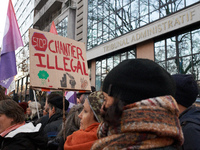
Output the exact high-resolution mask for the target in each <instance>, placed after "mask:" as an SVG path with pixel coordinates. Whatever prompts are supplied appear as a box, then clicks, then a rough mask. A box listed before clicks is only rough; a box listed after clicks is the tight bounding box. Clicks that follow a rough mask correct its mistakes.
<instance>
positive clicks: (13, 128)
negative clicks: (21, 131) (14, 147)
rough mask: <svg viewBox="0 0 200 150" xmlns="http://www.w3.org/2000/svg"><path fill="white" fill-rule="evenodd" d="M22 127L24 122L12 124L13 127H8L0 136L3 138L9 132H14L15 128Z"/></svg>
mask: <svg viewBox="0 0 200 150" xmlns="http://www.w3.org/2000/svg"><path fill="white" fill-rule="evenodd" d="M23 125H25V122H24V123H19V124H14V125H12V126H10V127H8V128H7V129H6V130H5V131H3V132H2V133H1V134H0V136H2V137H4V136H6V135H7V134H8V133H10V132H11V131H13V130H15V129H17V128H19V127H21V126H23Z"/></svg>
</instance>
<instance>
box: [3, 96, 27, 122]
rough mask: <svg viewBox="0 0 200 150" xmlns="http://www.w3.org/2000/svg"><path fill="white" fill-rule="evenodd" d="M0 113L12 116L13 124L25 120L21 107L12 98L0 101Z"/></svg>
mask: <svg viewBox="0 0 200 150" xmlns="http://www.w3.org/2000/svg"><path fill="white" fill-rule="evenodd" d="M0 114H5V115H6V116H7V117H8V118H12V119H13V120H14V121H13V124H15V123H23V122H24V121H25V115H24V110H23V108H22V107H21V106H19V104H18V103H17V102H15V101H14V100H9V99H6V100H4V101H0Z"/></svg>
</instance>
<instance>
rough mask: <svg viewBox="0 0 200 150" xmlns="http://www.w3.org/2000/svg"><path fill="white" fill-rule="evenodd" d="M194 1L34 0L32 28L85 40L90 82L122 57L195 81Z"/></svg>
mask: <svg viewBox="0 0 200 150" xmlns="http://www.w3.org/2000/svg"><path fill="white" fill-rule="evenodd" d="M199 12H200V1H199V0H167V1H166V0H87V1H86V0H35V8H34V23H33V28H37V29H39V30H44V31H49V29H50V25H51V22H52V21H54V22H55V24H56V28H57V31H58V33H59V34H60V35H62V36H65V37H69V38H72V39H75V40H77V41H82V42H84V43H86V49H87V52H86V54H87V60H88V66H89V73H90V80H91V85H93V86H95V87H96V89H97V90H100V88H101V86H102V81H103V79H104V78H105V76H106V75H107V73H108V72H109V71H110V70H111V69H112V68H113V67H115V66H116V65H117V64H119V63H120V62H121V61H123V60H125V59H135V58H147V59H151V60H153V61H155V62H157V63H158V64H160V65H161V66H162V67H163V68H165V69H166V70H167V71H168V72H169V73H170V74H175V73H182V74H193V75H194V77H195V79H196V80H197V81H198V84H199V85H200V44H199V43H200V26H199V25H200V16H199V15H198V14H199Z"/></svg>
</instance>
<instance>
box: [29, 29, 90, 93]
mask: <svg viewBox="0 0 200 150" xmlns="http://www.w3.org/2000/svg"><path fill="white" fill-rule="evenodd" d="M29 41H30V42H29V51H30V86H32V87H36V88H50V89H68V90H71V91H73V90H91V88H90V81H89V75H88V67H87V59H86V49H85V44H84V43H81V42H77V41H75V40H72V39H69V38H65V37H62V36H59V35H55V34H52V33H50V32H43V31H40V30H36V29H29Z"/></svg>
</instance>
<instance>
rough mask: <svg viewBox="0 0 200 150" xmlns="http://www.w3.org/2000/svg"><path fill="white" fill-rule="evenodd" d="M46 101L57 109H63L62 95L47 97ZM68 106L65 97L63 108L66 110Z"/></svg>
mask: <svg viewBox="0 0 200 150" xmlns="http://www.w3.org/2000/svg"><path fill="white" fill-rule="evenodd" d="M48 103H50V104H52V105H54V106H55V107H57V108H59V109H63V97H62V96H58V95H57V96H55V97H52V98H50V99H48ZM68 107H69V102H68V100H66V99H65V110H67V109H68Z"/></svg>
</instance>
